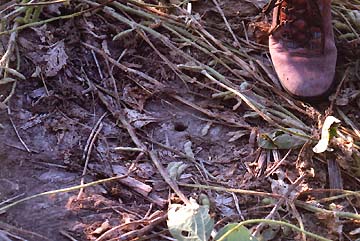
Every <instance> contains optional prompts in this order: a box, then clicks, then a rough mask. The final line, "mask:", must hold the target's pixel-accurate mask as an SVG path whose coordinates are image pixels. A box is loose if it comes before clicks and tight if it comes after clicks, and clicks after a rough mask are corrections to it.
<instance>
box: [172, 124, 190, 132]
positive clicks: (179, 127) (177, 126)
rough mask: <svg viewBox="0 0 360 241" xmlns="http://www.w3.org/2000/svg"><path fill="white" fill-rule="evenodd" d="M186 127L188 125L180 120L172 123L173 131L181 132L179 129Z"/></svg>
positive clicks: (183, 129)
mask: <svg viewBox="0 0 360 241" xmlns="http://www.w3.org/2000/svg"><path fill="white" fill-rule="evenodd" d="M187 128H188V127H187V126H186V125H185V124H184V123H182V122H175V123H174V130H175V131H179V132H181V131H185V130H186V129H187Z"/></svg>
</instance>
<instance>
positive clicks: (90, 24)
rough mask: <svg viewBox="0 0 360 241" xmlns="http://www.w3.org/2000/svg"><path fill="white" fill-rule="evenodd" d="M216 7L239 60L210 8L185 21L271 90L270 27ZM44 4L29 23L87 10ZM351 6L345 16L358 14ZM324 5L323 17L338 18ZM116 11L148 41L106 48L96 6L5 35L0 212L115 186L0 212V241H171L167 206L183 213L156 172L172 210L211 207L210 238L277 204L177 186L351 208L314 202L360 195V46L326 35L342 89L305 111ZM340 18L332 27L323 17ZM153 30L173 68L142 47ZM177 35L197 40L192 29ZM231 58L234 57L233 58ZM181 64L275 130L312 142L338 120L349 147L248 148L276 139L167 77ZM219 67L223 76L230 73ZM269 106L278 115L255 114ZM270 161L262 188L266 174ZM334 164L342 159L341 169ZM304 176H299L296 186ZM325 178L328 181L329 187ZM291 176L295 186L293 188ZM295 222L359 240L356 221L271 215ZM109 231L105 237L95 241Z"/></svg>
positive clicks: (202, 6) (106, 19)
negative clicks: (293, 131) (228, 85)
mask: <svg viewBox="0 0 360 241" xmlns="http://www.w3.org/2000/svg"><path fill="white" fill-rule="evenodd" d="M10 2H11V1H10ZM13 2H15V1H13ZM94 2H99V3H102V2H106V1H94ZM115 2H116V1H115ZM118 2H120V3H121V4H124V6H128V7H131V8H133V9H140V10H142V11H145V12H148V13H151V14H159V16H160V13H162V14H164V16H178V15H179V16H181V14H183V13H182V12H181V10H179V9H170V10H168V11H167V10H166V9H165V10H163V9H162V8H156V9H157V10H158V9H160V10H161V11H160V12H159V11H154V12H151V11H150V10H149V9H148V8H147V7H143V6H140V5H136V4H134V3H133V2H132V3H133V4H131V3H128V4H127V1H118ZM146 2H147V3H148V4H157V3H158V1H146ZM215 2H216V1H215ZM220 2H221V4H220V6H221V8H222V11H223V13H224V14H225V16H226V19H227V20H228V21H229V22H228V24H230V25H231V27H232V29H233V31H234V33H235V35H236V36H237V38H238V39H241V41H240V44H241V46H243V48H241V47H239V46H237V45H236V43H234V42H233V41H232V36H231V34H230V33H229V32H228V29H227V26H226V24H224V21H223V18H222V16H221V14H220V13H219V12H218V9H217V8H216V6H215V5H214V2H212V1H195V2H193V9H192V11H193V12H192V13H193V14H194V16H196V18H197V19H199V22H200V23H201V24H202V25H203V26H204V28H205V29H206V30H208V31H209V32H210V33H211V34H212V35H213V36H214V37H215V38H216V39H217V40H218V41H220V42H222V43H224V44H225V45H226V46H231V47H228V48H229V49H230V50H231V51H233V52H232V53H236V54H238V56H240V58H242V57H243V58H248V59H244V61H246V63H247V64H249V66H255V67H254V68H253V69H254V71H255V72H256V73H255V75H256V76H258V77H259V78H260V77H261V76H265V77H262V78H263V79H264V80H266V81H268V83H271V85H272V86H275V84H274V83H273V82H271V78H273V79H274V78H275V79H276V77H274V76H276V75H275V72H274V70H273V69H272V66H271V62H270V60H269V58H268V50H267V48H266V38H264V31H265V30H266V28H267V27H268V22H267V18H266V17H264V16H263V15H262V14H261V7H263V6H264V3H265V1H257V2H256V3H254V2H252V1H246V0H244V1H232V0H226V1H220ZM349 2H351V3H352V1H347V3H349ZM355 2H356V1H355ZM0 3H1V4H2V5H4V4H8V3H2V2H1V1H0ZM108 4H109V6H111V3H108ZM162 4H168V3H167V1H164V2H162ZM7 6H9V5H7ZM55 6H56V7H53V8H51V7H47V8H44V9H43V10H42V13H41V14H40V19H50V18H54V17H58V16H65V15H67V16H68V15H70V14H72V13H74V12H78V11H81V10H84V9H87V8H90V7H96V6H93V5H91V4H87V3H86V1H71V4H70V5H69V6H67V5H63V4H59V5H55ZM334 6H335V5H334ZM346 6H348V5H346ZM353 6H354V10H356V9H357V10H358V11H359V8H360V5H356V4H354V5H353ZM336 7H338V5H336ZM336 7H334V9H335V10H336V11H341V9H340V10H339V9H337V8H336ZM356 7H357V8H356ZM4 9H5V8H0V10H1V11H4V12H3V13H2V14H5V13H7V12H6V11H10V10H6V9H5V10H6V11H5V10H4ZM119 9H120V10H119ZM119 9H117V11H118V12H119V14H120V15H121V16H123V17H124V18H126V19H130V20H132V21H135V22H137V23H142V24H144V25H146V24H147V23H146V21H150V22H151V23H150V24H147V25H146V26H148V27H149V29H150V30H149V29H143V30H140V28H137V29H136V27H134V29H135V30H134V31H130V32H129V33H126V34H123V35H124V36H121V37H119V38H118V39H117V40H113V37H114V36H116V35H117V34H118V33H121V32H122V33H124V32H123V31H125V30H128V26H127V25H126V24H125V22H119V21H118V19H116V18H114V17H111V16H110V15H109V14H106V12H105V13H104V12H103V11H101V6H100V7H99V8H96V9H92V10H91V11H88V12H85V13H83V14H80V15H78V16H74V17H71V18H70V17H69V18H64V19H58V20H56V21H51V22H49V23H46V24H41V25H38V26H35V25H34V26H30V27H28V28H25V29H23V30H21V31H18V34H17V36H16V46H15V48H14V52H13V56H12V57H10V66H13V68H16V65H17V63H18V64H19V66H18V67H19V69H18V72H19V73H21V74H22V75H24V77H25V79H20V80H17V82H16V83H17V84H16V88H15V92H14V93H13V94H12V97H11V99H10V100H9V101H8V102H7V103H6V105H5V104H2V105H0V124H1V128H0V164H1V166H0V208H1V207H3V206H5V205H7V204H10V203H12V202H14V201H15V200H19V199H21V198H25V197H29V196H31V195H35V194H38V193H43V192H46V191H51V190H57V189H63V188H69V187H74V186H77V185H80V184H81V183H82V182H84V183H90V182H94V181H97V180H103V179H106V178H110V177H115V176H121V178H119V179H118V180H115V181H109V182H104V183H101V184H99V185H92V186H90V187H87V188H85V189H84V190H83V192H82V193H79V192H81V191H80V190H79V189H76V190H73V191H69V192H61V193H57V194H49V195H44V196H40V197H37V198H34V199H30V200H28V201H25V202H21V203H19V204H17V205H15V206H13V207H11V208H9V209H7V210H4V211H3V212H1V211H0V240H34V241H38V240H59V241H61V240H146V239H147V240H174V239H173V238H171V235H170V233H169V231H168V229H167V226H166V219H167V216H166V214H167V208H168V205H169V202H170V203H182V202H183V199H182V198H181V196H180V197H179V195H178V194H175V192H174V189H172V188H170V186H169V181H168V180H166V177H165V178H164V174H163V173H162V171H165V173H166V175H165V176H167V177H169V176H170V178H174V175H175V178H176V180H177V182H176V183H178V185H179V190H181V192H182V193H183V194H184V196H185V197H187V198H190V197H192V198H193V199H195V200H197V201H198V202H199V203H201V200H202V199H203V198H204V197H205V198H206V199H208V200H209V202H210V204H211V205H210V215H211V216H212V217H213V218H214V219H215V228H217V229H219V228H221V227H222V226H224V225H225V224H227V223H230V222H239V221H242V220H248V219H252V218H265V217H266V216H267V215H268V214H269V213H270V211H271V210H272V209H273V208H274V206H275V203H276V202H275V201H273V200H272V199H269V198H266V197H265V196H262V195H260V196H259V195H250V194H238V193H236V192H235V191H229V190H228V189H227V190H223V191H219V190H218V191H217V190H214V189H211V188H209V189H205V187H199V186H197V187H196V186H189V185H187V184H194V185H198V184H202V185H207V186H217V187H223V188H233V189H243V190H252V191H259V192H263V193H268V194H278V193H281V192H280V191H279V190H278V189H279V188H280V189H281V188H287V187H289V185H290V184H291V185H294V191H293V192H292V193H295V194H294V195H295V196H296V197H297V198H296V199H297V200H299V201H304V202H305V201H307V203H313V204H314V206H316V207H318V208H323V209H329V210H332V211H334V212H335V211H343V212H348V213H354V214H356V213H357V212H358V211H359V208H360V199H359V196H358V195H355V196H351V195H350V196H348V197H345V198H344V197H343V198H340V197H339V198H336V199H334V200H333V201H332V200H326V199H324V198H325V197H328V196H329V195H330V196H335V195H337V194H340V193H341V192H338V193H335V192H332V193H331V192H328V191H324V190H325V189H329V188H331V187H334V186H332V185H335V187H339V188H343V189H345V190H353V191H357V190H359V188H360V180H359V179H358V178H359V176H360V175H359V173H360V171H359V158H360V156H357V153H358V149H357V148H358V146H359V140H360V137H359V133H357V132H356V131H357V127H359V126H360V123H359V115H360V98H359V97H358V96H359V95H360V83H359V81H360V79H359V63H360V61H359V58H358V56H360V55H359V54H360V51H359V48H360V47H359V46H360V45H358V42H356V41H355V40H356V39H355V40H353V39H350V40H349V39H345V40H344V39H341V38H340V37H339V36H340V35H341V34H345V33H344V32H341V30H338V29H337V32H336V36H337V46H338V49H339V60H338V69H337V77H336V78H337V86H340V87H339V88H338V91H337V92H336V94H335V91H336V90H334V94H333V95H332V97H331V98H332V99H331V98H330V99H328V100H324V101H322V102H319V103H311V104H309V103H303V102H301V101H298V100H294V99H292V98H291V97H289V96H288V95H287V94H286V93H284V92H283V91H282V90H280V91H276V89H277V88H273V89H272V88H269V87H267V85H266V84H264V83H263V82H261V81H259V80H257V79H256V78H254V76H251V75H248V74H246V73H245V72H244V69H246V68H245V67H244V68H243V67H241V66H239V63H240V62H239V61H238V62H236V61H234V62H230V61H229V59H225V57H224V58H223V57H221V54H222V53H223V52H225V51H220V50H219V49H220V47H219V45H217V44H216V43H215V42H211V43H210V44H209V45H210V46H214V47H213V48H214V49H215V50H214V51H213V54H214V55H217V54H219V55H218V56H220V57H219V58H217V59H216V60H217V61H218V62H216V61H215V60H214V59H215V58H214V59H213V58H212V57H211V56H212V55H211V54H205V53H204V52H202V51H201V50H200V49H199V48H194V47H191V45H190V44H189V43H187V42H185V41H184V42H182V41H181V40H180V39H181V37H180V36H177V35H175V34H173V32H171V31H169V30H168V29H167V28H166V27H165V26H166V25H165V24H163V25H162V23H161V21H164V20H161V21H160V20H159V21H158V22H157V21H155V20H154V21H152V20H149V19H151V18H148V19H146V18H145V17H144V18H143V17H142V16H140V15H137V14H135V13H134V12H131V11H130V10H129V9H126V8H122V9H121V8H119ZM335 10H334V11H335ZM336 11H335V12H336ZM179 12H180V13H181V14H179ZM336 13H337V12H336ZM340 17H341V15H336V18H335V19H336V20H338V19H339V18H340ZM184 18H185V17H184V15H182V18H179V19H180V20H179V19H177V20H176V21H185V20H184ZM8 24H10V23H8ZM179 26H180V25H179ZM181 26H182V25H181ZM189 26H190V25H189ZM264 29H265V30H264ZM151 30H154V31H156V32H157V33H160V34H161V36H166V37H167V38H168V39H169V42H171V43H174V44H175V45H176V46H177V47H178V48H179V49H180V50H181V51H183V52H184V55H183V56H181V55H180V54H179V53H178V52H176V51H175V50H174V49H171V47H169V46H170V44H169V45H166V41H163V39H162V37H161V36H160V37H159V36H158V37H155V36H154V35H151V34H150V33H151ZM188 30H189V33H192V34H198V36H201V35H200V34H199V33H200V32H199V31H200V30H201V29H200V28H198V29H196V28H194V29H192V28H191V27H189V29H188ZM146 31H148V32H146ZM179 31H180V30H179ZM196 31H198V32H196ZM356 31H358V29H357V30H356ZM201 33H204V32H201ZM184 36H186V35H185V34H184ZM206 37H208V36H206ZM199 38H200V37H199ZM264 39H265V40H264ZM0 40H1V46H0V53H1V55H3V53H4V52H5V51H6V46H7V45H8V44H9V42H10V40H9V34H5V35H4V34H2V35H0ZM209 41H210V40H209ZM264 41H265V42H264ZM203 46H205V45H203ZM234 46H235V47H234ZM244 46H246V47H244ZM236 48H239V49H240V50H242V51H243V52H241V51H239V53H238V52H236ZM216 50H217V51H219V52H221V53H218V52H216ZM185 54H188V55H191V56H192V57H194V58H195V59H196V60H198V61H199V62H201V63H206V64H207V65H209V66H211V67H212V68H214V69H216V70H217V71H218V72H219V73H221V74H222V75H224V76H228V77H229V80H231V81H232V82H233V83H234V86H236V87H237V88H238V89H239V90H241V91H242V92H241V93H244V94H246V95H247V97H248V98H249V100H251V101H254V103H261V104H262V105H264V106H265V107H266V108H267V110H266V112H265V109H266V108H265V109H262V111H264V113H266V114H269V113H270V114H271V115H270V114H269V116H272V117H273V120H275V122H276V123H280V124H284V125H286V126H287V127H293V126H294V125H292V124H291V123H290V124H289V123H285V121H284V120H285V119H286V118H285V119H282V118H280V117H278V118H275V116H279V115H280V114H279V112H281V111H283V110H284V109H286V110H288V111H289V112H291V113H293V115H294V116H295V117H296V118H295V119H296V120H299V122H297V123H302V124H301V125H300V124H299V125H297V127H298V126H301V127H302V131H304V133H306V134H309V135H311V136H312V137H313V138H314V139H319V136H320V132H321V129H320V128H321V125H322V123H323V121H324V119H325V116H326V114H329V113H330V114H332V115H335V116H336V117H337V118H339V119H341V120H342V121H343V122H342V124H341V125H342V126H341V127H339V130H341V131H342V132H341V133H343V135H344V136H345V135H349V136H351V137H352V139H351V140H349V139H347V140H348V142H347V143H346V144H347V146H346V145H345V144H344V142H341V143H340V142H337V143H333V147H334V148H335V151H334V152H331V153H326V154H324V153H323V154H319V155H314V153H312V151H311V150H312V147H313V143H311V144H304V143H302V145H301V146H297V147H294V146H291V148H283V149H281V150H274V149H267V148H260V147H259V145H260V144H259V143H260V142H259V141H258V140H259V139H261V138H263V137H264V136H263V133H270V132H273V131H274V130H276V129H277V126H276V125H274V123H271V122H268V121H266V120H264V118H262V116H261V115H259V113H256V111H254V109H253V108H252V107H251V106H250V105H248V104H247V103H246V102H245V101H244V100H242V101H241V98H239V97H236V96H234V95H231V94H230V95H229V96H228V98H227V97H226V95H224V96H225V98H224V96H223V97H214V94H221V93H223V92H224V91H226V90H224V88H222V87H220V86H219V85H216V84H214V83H211V82H210V81H208V80H207V78H206V77H205V76H204V75H202V74H201V73H200V72H199V71H198V72H196V71H192V70H189V69H186V68H181V66H180V65H187V66H191V65H195V64H196V63H194V62H191V61H190V60H189V59H190V58H188V57H186V55H185ZM225 55H226V54H224V56H225ZM106 56H107V57H106ZM226 56H230V55H226ZM244 56H247V57H244ZM249 56H250V57H249ZM229 58H230V57H229ZM234 59H235V58H234ZM221 60H223V61H224V62H225V63H226V64H228V66H230V69H232V70H234V69H235V70H236V71H237V72H234V73H232V72H231V71H230V70H229V69H227V68H226V67H224V66H225V65H222V64H221ZM261 65H263V66H264V68H262V67H261ZM236 74H238V76H240V77H241V78H242V80H240V79H238V78H237V77H236ZM189 76H190V78H187V77H189ZM243 80H246V81H243ZM244 82H246V84H244ZM12 87H13V83H8V84H2V85H0V88H1V89H0V97H1V99H0V100H1V101H3V100H4V99H5V98H6V96H8V95H10V94H11V90H12ZM227 90H228V89H227ZM279 92H280V94H279ZM284 96H285V97H284ZM274 106H275V107H274ZM272 107H274V108H275V109H274V110H277V111H278V112H275V111H273V112H271V111H269V112H268V109H271V108H272ZM338 110H340V111H341V112H339V111H338ZM331 111H333V112H331ZM284 113H285V112H284ZM286 113H288V112H286ZM341 113H344V115H345V116H346V117H347V118H348V119H346V118H345V119H344V116H342V115H341ZM277 114H278V115H277ZM282 120H283V121H282ZM349 120H350V121H349ZM344 138H345V137H344ZM349 143H350V144H349ZM349 145H352V146H351V148H352V149H351V148H350V147H349ZM344 147H349V148H348V149H346V150H347V151H348V152H350V151H351V155H350V156H346V155H345V154H344V153H348V152H346V151H344V149H345V148H344ZM290 149H291V151H290V152H289V150H290ZM152 154H154V156H152ZM284 156H285V157H286V158H285V159H284V160H283V161H282V162H281V164H280V166H279V167H278V168H277V170H276V171H275V172H274V173H273V175H267V174H269V170H270V169H271V168H273V167H274V166H275V165H276V164H278V163H279V161H280V160H281V159H282V158H283V157H284ZM342 157H343V158H342ZM348 157H349V158H350V157H351V158H353V159H351V162H350V159H346V158H348ZM356 160H357V163H356ZM157 161H158V162H157ZM334 161H335V162H334ZM354 162H355V164H354ZM334 163H335V164H334ZM158 164H160V167H159V166H158ZM329 165H335V168H331V167H330V168H329ZM171 166H175V168H173V169H171V168H170V167H171ZM337 168H340V169H337ZM310 170H311V172H312V173H313V175H307V174H306V175H303V174H304V173H307V172H308V171H310ZM339 170H341V171H339ZM329 171H334V172H335V173H331V174H329ZM336 171H339V172H338V173H337V172H336ZM174 172H175V174H174ZM339 173H341V174H339ZM337 175H340V177H341V180H340V181H339V182H336V181H335V182H333V180H332V178H336V177H339V176H337ZM299 177H302V178H303V179H301V180H300V182H299V183H296V180H299V179H298V178H299ZM82 178H83V180H82ZM170 182H171V181H170ZM174 183H175V182H174ZM334 183H335V184H334ZM186 185H187V186H186ZM336 185H339V186H336ZM277 188H278V189H277ZM276 190H278V192H277V191H276ZM311 190H313V191H311ZM299 205H300V204H299ZM0 210H1V209H0ZM299 217H300V220H302V222H303V224H304V227H305V229H306V230H308V231H311V232H313V233H316V234H319V235H322V236H323V237H326V238H328V239H330V240H359V238H360V234H359V233H360V232H359V231H358V232H354V230H356V228H358V227H359V219H356V218H346V217H335V216H332V215H329V214H328V213H327V214H326V213H321V212H317V211H314V210H310V209H309V208H306V207H304V206H303V207H300V206H297V208H295V205H293V206H291V205H282V206H281V207H280V209H279V210H277V211H276V215H275V216H274V217H273V218H274V219H279V220H286V221H287V222H290V223H293V224H295V225H298V224H299ZM114 227H115V228H114ZM111 228H114V230H113V231H112V232H109V233H108V235H106V236H104V237H101V235H103V234H104V233H105V232H106V231H108V230H110V229H111ZM249 228H250V227H249ZM262 235H263V240H302V237H301V235H300V234H299V233H297V232H293V231H290V230H287V229H285V228H279V227H271V228H269V227H267V228H265V229H264V231H263V234H262ZM99 237H101V238H100V239H99ZM119 237H121V238H119ZM308 240H311V238H310V239H308Z"/></svg>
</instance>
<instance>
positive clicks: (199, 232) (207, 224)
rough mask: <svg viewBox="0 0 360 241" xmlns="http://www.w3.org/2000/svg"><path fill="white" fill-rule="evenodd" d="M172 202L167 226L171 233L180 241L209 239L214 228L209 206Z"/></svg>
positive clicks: (205, 240)
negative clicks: (184, 204)
mask: <svg viewBox="0 0 360 241" xmlns="http://www.w3.org/2000/svg"><path fill="white" fill-rule="evenodd" d="M191 202H192V204H191V205H186V206H183V205H178V204H172V205H171V206H170V209H169V212H168V220H167V226H168V228H169V231H170V233H171V235H172V236H173V237H174V238H176V239H177V240H179V241H208V240H209V238H210V234H211V231H212V230H213V228H214V220H213V219H212V218H210V215H209V207H208V206H199V205H198V204H197V203H196V202H195V201H194V200H191Z"/></svg>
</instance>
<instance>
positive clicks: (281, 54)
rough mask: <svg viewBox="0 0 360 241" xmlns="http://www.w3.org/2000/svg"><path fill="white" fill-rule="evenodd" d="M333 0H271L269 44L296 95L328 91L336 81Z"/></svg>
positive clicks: (315, 95) (283, 77)
mask: <svg viewBox="0 0 360 241" xmlns="http://www.w3.org/2000/svg"><path fill="white" fill-rule="evenodd" d="M330 5H331V0H271V2H270V3H269V7H270V8H273V23H272V28H271V30H270V37H269V48H270V54H271V58H272V61H273V64H274V67H275V70H276V72H277V74H278V76H279V79H280V82H281V84H282V86H283V87H284V89H285V90H286V91H287V92H289V93H290V94H291V95H293V96H294V97H298V98H302V99H314V98H318V97H323V96H324V95H327V94H328V93H329V91H330V89H331V87H332V84H333V82H334V75H335V65H336V57H337V50H336V47H335V42H334V33H333V29H332V25H331V8H330Z"/></svg>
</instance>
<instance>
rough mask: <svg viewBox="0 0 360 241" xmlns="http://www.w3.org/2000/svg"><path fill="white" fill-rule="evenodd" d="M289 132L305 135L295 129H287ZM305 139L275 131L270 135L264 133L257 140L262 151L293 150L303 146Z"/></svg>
mask: <svg viewBox="0 0 360 241" xmlns="http://www.w3.org/2000/svg"><path fill="white" fill-rule="evenodd" d="M287 130H289V132H292V133H297V134H299V135H306V134H305V132H303V131H302V130H299V129H295V128H288V129H287ZM306 141H307V139H306V138H304V137H301V136H296V135H294V134H291V133H288V132H285V131H282V130H276V131H274V132H272V133H264V134H261V135H260V138H259V139H258V145H259V146H260V147H262V148H264V149H294V148H299V147H301V146H302V145H304V144H305V142H306Z"/></svg>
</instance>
